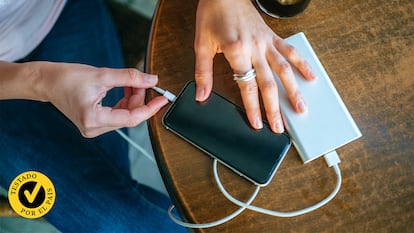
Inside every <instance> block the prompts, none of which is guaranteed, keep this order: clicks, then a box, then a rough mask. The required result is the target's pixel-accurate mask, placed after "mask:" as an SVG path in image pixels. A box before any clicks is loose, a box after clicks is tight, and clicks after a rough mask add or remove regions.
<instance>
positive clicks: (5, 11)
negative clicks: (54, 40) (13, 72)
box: [0, 0, 66, 61]
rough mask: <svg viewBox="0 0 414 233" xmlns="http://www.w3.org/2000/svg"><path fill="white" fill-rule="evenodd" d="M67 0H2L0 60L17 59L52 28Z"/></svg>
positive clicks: (30, 49)
mask: <svg viewBox="0 0 414 233" xmlns="http://www.w3.org/2000/svg"><path fill="white" fill-rule="evenodd" d="M65 2H66V1H65V0H0V60H2V61H16V60H18V59H21V58H23V57H25V56H26V55H28V54H29V53H30V52H31V51H32V50H33V49H35V48H36V47H37V46H38V45H39V44H40V42H41V41H42V40H43V39H44V38H45V36H46V35H47V34H48V33H49V31H50V30H51V29H52V27H53V25H54V24H55V22H56V20H57V18H58V17H59V15H60V13H61V11H62V9H63V7H64V6H65Z"/></svg>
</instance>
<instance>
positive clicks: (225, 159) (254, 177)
mask: <svg viewBox="0 0 414 233" xmlns="http://www.w3.org/2000/svg"><path fill="white" fill-rule="evenodd" d="M195 91H196V87H195V82H194V81H192V82H189V83H187V85H186V86H185V87H184V89H183V90H182V91H181V93H180V94H179V96H178V97H177V100H176V101H175V102H174V103H173V104H172V105H171V106H170V108H169V110H168V111H167V113H166V114H165V115H164V118H163V124H164V126H165V127H166V128H167V129H169V130H171V131H173V132H174V133H176V134H177V135H179V136H180V137H182V138H184V139H185V140H187V141H188V142H190V143H191V144H193V145H195V146H196V147H198V148H199V149H201V150H202V151H204V152H206V153H207V154H209V155H210V156H212V157H214V158H217V159H218V160H219V161H220V162H222V163H224V164H225V165H227V166H228V167H230V168H231V169H233V170H235V171H236V172H237V173H239V175H242V176H244V177H246V178H247V179H249V180H251V181H253V182H254V183H256V184H258V185H266V184H268V183H269V182H270V180H271V179H272V177H273V175H274V173H275V172H276V170H277V168H278V166H279V165H280V163H281V162H282V160H283V158H284V156H285V154H286V153H287V151H288V149H289V147H290V139H289V137H288V136H287V135H286V134H284V133H282V134H275V133H273V132H272V131H271V130H270V128H269V126H268V125H267V124H264V127H263V128H262V129H261V130H255V129H253V128H251V127H250V125H249V122H248V120H247V116H246V114H245V112H244V111H243V110H242V109H241V108H240V107H238V106H237V105H235V104H233V103H231V102H230V101H228V100H227V99H225V98H224V97H222V96H220V95H219V94H217V93H214V92H212V94H211V96H210V97H209V98H208V100H206V101H205V102H197V101H196V100H195Z"/></svg>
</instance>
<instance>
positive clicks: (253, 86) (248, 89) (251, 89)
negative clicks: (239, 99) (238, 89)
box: [243, 81, 258, 94]
mask: <svg viewBox="0 0 414 233" xmlns="http://www.w3.org/2000/svg"><path fill="white" fill-rule="evenodd" d="M257 88H258V86H257V83H256V82H255V81H252V82H248V83H246V85H244V88H243V89H244V92H245V93H246V94H256V93H257Z"/></svg>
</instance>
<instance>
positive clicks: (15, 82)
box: [0, 61, 47, 101]
mask: <svg viewBox="0 0 414 233" xmlns="http://www.w3.org/2000/svg"><path fill="white" fill-rule="evenodd" d="M40 64H41V62H27V63H10V62H3V61H0V99H30V100H38V101H47V99H46V98H45V97H44V95H43V93H42V91H41V77H40V71H39V65H40Z"/></svg>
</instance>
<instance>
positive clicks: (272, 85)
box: [260, 78, 277, 91]
mask: <svg viewBox="0 0 414 233" xmlns="http://www.w3.org/2000/svg"><path fill="white" fill-rule="evenodd" d="M260 88H261V89H263V90H265V91H266V90H277V84H276V81H275V80H274V79H273V78H267V79H265V80H263V81H262V82H261V85H260Z"/></svg>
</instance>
